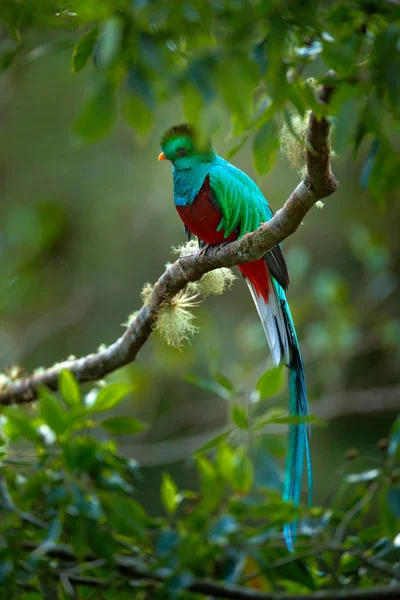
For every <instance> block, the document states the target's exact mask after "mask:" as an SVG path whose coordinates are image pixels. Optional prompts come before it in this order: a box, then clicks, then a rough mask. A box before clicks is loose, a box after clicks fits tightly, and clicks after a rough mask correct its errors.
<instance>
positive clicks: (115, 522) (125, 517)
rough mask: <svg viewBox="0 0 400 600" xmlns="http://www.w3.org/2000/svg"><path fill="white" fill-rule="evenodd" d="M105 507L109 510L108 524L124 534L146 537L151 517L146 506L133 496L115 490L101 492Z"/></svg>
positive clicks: (140, 537)
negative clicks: (147, 513)
mask: <svg viewBox="0 0 400 600" xmlns="http://www.w3.org/2000/svg"><path fill="white" fill-rule="evenodd" d="M99 497H100V499H101V501H102V505H103V508H104V509H105V510H106V511H107V521H108V524H109V525H110V526H111V527H113V528H115V529H116V531H117V532H118V533H120V534H122V535H131V536H134V537H137V538H139V539H143V538H144V537H145V526H146V525H148V522H149V518H148V516H147V515H146V512H145V510H144V508H143V507H142V506H141V505H140V504H139V503H138V502H137V501H136V500H133V498H129V497H128V496H126V495H122V494H120V493H115V492H111V493H109V492H99Z"/></svg>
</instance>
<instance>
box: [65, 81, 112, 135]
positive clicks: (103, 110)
mask: <svg viewBox="0 0 400 600" xmlns="http://www.w3.org/2000/svg"><path fill="white" fill-rule="evenodd" d="M116 116H117V102H116V90H115V86H114V84H113V83H111V82H109V81H106V82H104V83H103V84H102V85H100V87H98V88H97V90H96V91H95V93H94V94H93V95H92V97H91V98H90V99H89V102H87V104H86V106H85V107H84V108H83V110H82V112H81V113H80V115H79V116H78V118H77V120H76V122H75V125H74V128H73V129H74V132H75V133H76V134H77V135H78V137H79V138H80V139H81V140H82V141H84V142H93V141H96V140H99V139H100V138H102V137H104V136H105V135H106V134H107V133H108V132H109V131H110V129H111V127H112V126H113V125H114V122H115V119H116Z"/></svg>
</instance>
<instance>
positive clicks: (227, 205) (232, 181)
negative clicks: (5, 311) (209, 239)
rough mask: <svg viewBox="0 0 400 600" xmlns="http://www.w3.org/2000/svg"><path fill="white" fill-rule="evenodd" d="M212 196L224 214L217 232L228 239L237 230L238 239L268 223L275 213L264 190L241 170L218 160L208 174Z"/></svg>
mask: <svg viewBox="0 0 400 600" xmlns="http://www.w3.org/2000/svg"><path fill="white" fill-rule="evenodd" d="M209 177H210V188H211V192H212V194H213V196H214V198H215V200H216V202H217V204H218V207H219V209H220V211H221V213H222V219H221V223H220V224H219V227H218V231H221V230H222V229H224V230H225V237H226V238H227V237H229V236H230V234H231V233H232V232H233V231H235V230H236V229H237V230H238V231H239V237H242V236H243V235H244V234H245V233H248V232H250V231H254V230H255V229H257V228H258V227H259V226H260V224H261V223H263V222H265V221H268V220H269V219H270V218H271V216H272V212H271V209H270V208H269V206H268V202H267V200H266V199H265V198H264V196H263V195H262V193H261V190H260V189H259V188H258V186H257V185H256V184H255V183H254V181H253V180H252V179H250V177H249V176H248V175H246V173H243V171H240V169H237V168H236V167H234V166H233V165H231V164H230V163H228V162H227V161H225V160H223V159H222V158H219V159H218V161H217V162H216V164H215V165H213V166H212V168H211V169H210V171H209Z"/></svg>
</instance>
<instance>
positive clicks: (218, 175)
mask: <svg viewBox="0 0 400 600" xmlns="http://www.w3.org/2000/svg"><path fill="white" fill-rule="evenodd" d="M161 150H162V152H161V154H160V155H159V157H158V160H169V161H171V163H172V172H173V180H174V202H175V206H176V209H177V211H178V214H179V216H180V218H181V219H182V221H183V223H184V225H185V230H186V231H187V232H188V233H189V234H190V233H192V234H193V235H195V236H196V237H197V238H199V240H202V241H203V242H205V243H206V244H211V245H215V244H220V243H222V242H226V241H231V240H236V239H237V238H240V237H241V236H243V235H244V234H245V233H248V232H250V231H254V230H255V229H257V228H258V227H259V226H260V224H261V223H263V222H266V221H268V220H269V219H271V217H272V211H271V209H270V207H269V206H268V202H267V200H266V199H265V198H264V196H263V194H262V193H261V191H260V189H259V188H258V186H257V185H256V184H255V183H254V181H253V180H252V179H250V177H248V175H246V174H245V173H243V171H240V170H239V169H237V168H236V167H234V166H233V165H232V164H231V163H229V162H228V161H226V160H224V159H223V158H221V157H219V156H218V155H217V154H216V152H215V150H214V147H213V145H212V143H211V141H205V140H202V139H201V138H200V137H199V135H198V134H197V132H196V130H195V129H194V128H193V127H192V126H191V125H188V124H182V125H176V126H174V127H171V128H170V129H168V130H167V131H166V132H165V133H164V135H163V136H162V138H161ZM239 269H240V270H241V272H242V274H243V275H244V277H245V279H246V283H247V285H248V286H249V289H250V293H251V295H252V297H253V300H254V302H255V305H256V307H257V311H258V314H259V316H260V319H261V322H262V325H263V328H264V331H265V334H266V336H267V340H268V344H269V347H270V349H271V353H272V359H273V362H274V364H275V365H276V366H278V365H280V364H282V363H283V364H284V365H286V366H287V367H288V368H289V389H290V414H291V415H296V416H307V415H308V401H307V392H306V384H305V375H304V367H303V361H302V358H301V354H300V348H299V343H298V340H297V336H296V331H295V328H294V324H293V320H292V317H291V314H290V310H289V305H288V302H287V300H286V295H285V291H286V290H287V287H288V285H289V276H288V272H287V268H286V263H285V260H284V258H283V255H282V250H281V248H280V246H275V248H273V249H272V250H269V251H268V252H267V253H266V254H265V256H264V257H263V258H260V259H259V260H256V261H254V262H250V263H246V264H242V265H239ZM308 429H309V425H308V424H306V423H299V424H294V425H291V426H290V429H289V452H288V456H287V459H286V469H285V478H284V492H283V497H284V499H285V500H292V501H293V502H294V504H296V505H297V504H298V503H299V501H300V492H301V483H302V476H303V468H304V461H306V465H307V473H308V481H309V498H310V497H311V488H312V474H311V461H310V453H309V445H308ZM285 537H286V541H287V544H288V547H289V549H292V548H293V539H294V537H295V525H291V526H290V525H287V526H286V527H285Z"/></svg>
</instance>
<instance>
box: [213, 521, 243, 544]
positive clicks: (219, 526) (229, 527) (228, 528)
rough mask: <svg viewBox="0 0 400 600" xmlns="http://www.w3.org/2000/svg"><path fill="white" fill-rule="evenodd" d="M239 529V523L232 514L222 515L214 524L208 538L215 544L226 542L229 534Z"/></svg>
mask: <svg viewBox="0 0 400 600" xmlns="http://www.w3.org/2000/svg"><path fill="white" fill-rule="evenodd" d="M238 529H239V523H238V522H237V520H236V519H235V517H233V516H232V515H222V516H221V517H219V518H218V520H217V521H216V522H215V523H214V524H213V525H212V527H211V529H210V531H209V533H208V538H209V540H210V541H211V542H213V543H214V544H221V545H224V544H226V541H227V536H229V534H230V533H234V532H235V531H237V530H238Z"/></svg>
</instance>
